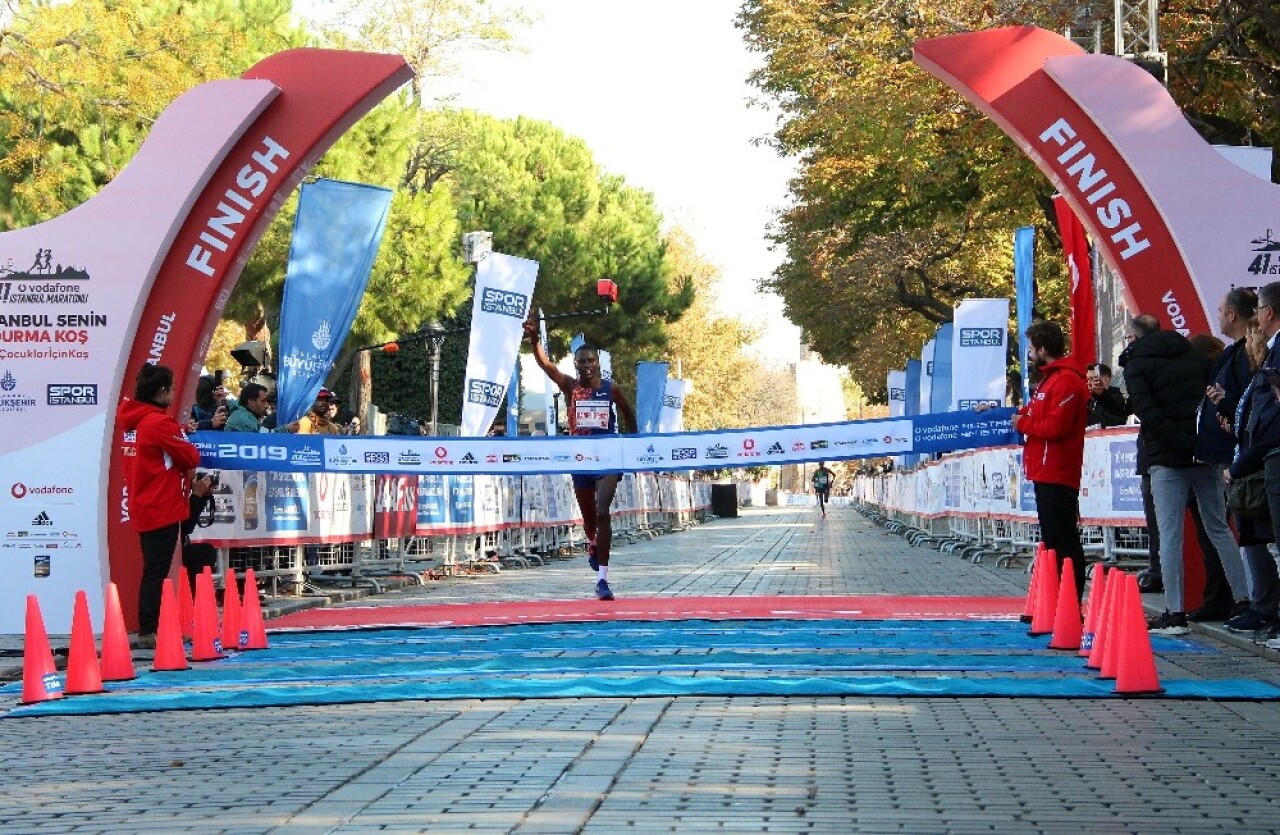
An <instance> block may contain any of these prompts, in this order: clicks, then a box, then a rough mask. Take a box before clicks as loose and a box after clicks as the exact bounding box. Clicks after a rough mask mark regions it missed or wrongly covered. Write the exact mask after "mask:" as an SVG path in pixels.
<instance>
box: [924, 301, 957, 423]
mask: <svg viewBox="0 0 1280 835" xmlns="http://www.w3.org/2000/svg"><path fill="white" fill-rule="evenodd" d="M954 327H955V326H954V325H952V324H951V323H950V322H948V323H947V324H945V325H939V326H938V334H937V336H935V337H934V339H933V387H932V388H931V389H930V391H929V399H930V406H929V411H930V412H945V411H948V410H949V409H950V408H951V340H952V338H953V329H954Z"/></svg>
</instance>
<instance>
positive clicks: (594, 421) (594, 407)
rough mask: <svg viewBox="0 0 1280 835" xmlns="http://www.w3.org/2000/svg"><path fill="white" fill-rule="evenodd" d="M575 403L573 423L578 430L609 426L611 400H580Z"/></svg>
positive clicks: (606, 427)
mask: <svg viewBox="0 0 1280 835" xmlns="http://www.w3.org/2000/svg"><path fill="white" fill-rule="evenodd" d="M573 405H574V421H573V425H574V426H575V427H576V428H577V429H578V430H583V429H606V430H607V429H608V428H609V401H608V400H607V399H606V400H587V399H583V400H579V401H577V402H576V403H574V404H573Z"/></svg>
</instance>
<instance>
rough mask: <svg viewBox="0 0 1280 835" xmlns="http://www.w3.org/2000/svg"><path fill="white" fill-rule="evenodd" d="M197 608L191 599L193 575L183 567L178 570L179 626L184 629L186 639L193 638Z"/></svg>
mask: <svg viewBox="0 0 1280 835" xmlns="http://www.w3.org/2000/svg"><path fill="white" fill-rule="evenodd" d="M195 608H196V606H195V601H194V600H192V599H191V575H189V574H187V569H186V567H185V566H183V567H182V568H179V569H178V625H179V626H181V627H182V637H184V638H190V637H191V634H192V623H193V622H194V619H195Z"/></svg>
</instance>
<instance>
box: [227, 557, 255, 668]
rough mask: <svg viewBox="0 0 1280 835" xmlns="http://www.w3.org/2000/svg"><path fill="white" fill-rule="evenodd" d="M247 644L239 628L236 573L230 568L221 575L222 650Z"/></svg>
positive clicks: (238, 598) (241, 629) (239, 613)
mask: <svg viewBox="0 0 1280 835" xmlns="http://www.w3.org/2000/svg"><path fill="white" fill-rule="evenodd" d="M248 642H249V636H248V635H246V634H245V633H244V631H243V628H242V626H241V612H240V594H239V593H238V592H237V591H236V573H235V571H233V570H232V569H231V568H228V569H227V573H226V574H224V575H222V648H223V650H228V649H235V648H237V647H242V646H244V645H245V644H247V643H248Z"/></svg>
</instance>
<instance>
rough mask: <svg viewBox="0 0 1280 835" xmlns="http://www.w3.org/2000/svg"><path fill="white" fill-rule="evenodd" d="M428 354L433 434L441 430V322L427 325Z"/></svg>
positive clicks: (442, 332)
mask: <svg viewBox="0 0 1280 835" xmlns="http://www.w3.org/2000/svg"><path fill="white" fill-rule="evenodd" d="M426 331H427V340H428V348H427V354H428V356H429V358H430V360H431V391H430V396H431V434H432V436H435V435H438V434H439V430H440V351H441V349H442V348H443V347H444V336H445V329H444V327H443V326H442V325H441V324H440V323H439V322H432V323H431V324H429V325H427V327H426Z"/></svg>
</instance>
